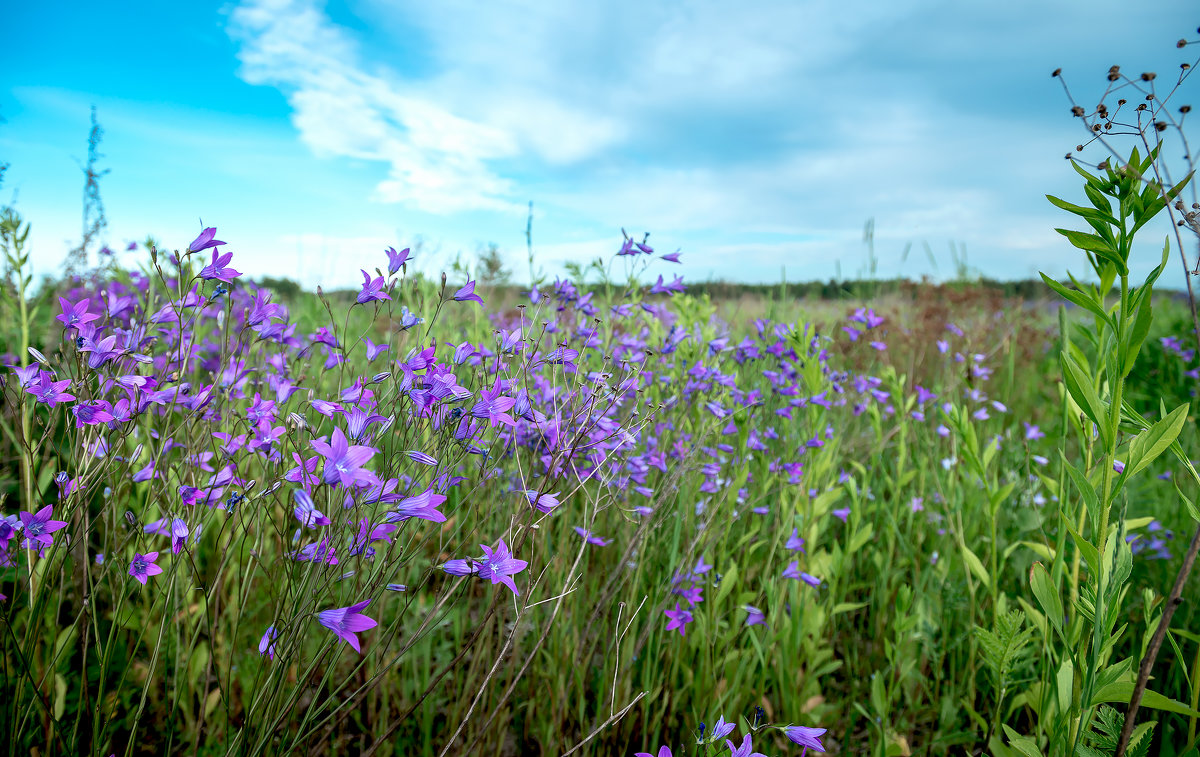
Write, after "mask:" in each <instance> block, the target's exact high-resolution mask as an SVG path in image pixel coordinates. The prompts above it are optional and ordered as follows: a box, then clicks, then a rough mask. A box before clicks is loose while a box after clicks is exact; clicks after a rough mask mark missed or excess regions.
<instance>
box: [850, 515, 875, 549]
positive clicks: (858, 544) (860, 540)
mask: <svg viewBox="0 0 1200 757" xmlns="http://www.w3.org/2000/svg"><path fill="white" fill-rule="evenodd" d="M874 533H875V526H874V525H873V524H871V523H868V524H866V525H865V526H863V527H862V528H860V529H858V531H856V532H855V533H854V537H853V538H851V539H850V545H849V546H848V547H847V548H846V554H847V555H852V554H854V553H855V552H857V551H858V550H859V549H861V548H862V547H863V545H864V544H866V543H867V542H869V541H871V536H873V535H874Z"/></svg>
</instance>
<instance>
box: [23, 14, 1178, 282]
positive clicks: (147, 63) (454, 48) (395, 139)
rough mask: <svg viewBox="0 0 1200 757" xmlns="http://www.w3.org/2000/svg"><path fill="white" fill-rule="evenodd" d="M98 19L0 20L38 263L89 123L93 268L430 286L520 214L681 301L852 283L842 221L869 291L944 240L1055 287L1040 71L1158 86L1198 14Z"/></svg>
mask: <svg viewBox="0 0 1200 757" xmlns="http://www.w3.org/2000/svg"><path fill="white" fill-rule="evenodd" d="M112 7H113V6H112V5H109V4H104V3H74V2H68V3H20V4H17V5H15V6H13V7H12V8H10V9H7V10H6V12H5V16H6V21H7V27H8V29H9V33H7V34H6V35H5V43H4V45H3V47H2V48H0V116H2V117H3V118H4V119H6V123H3V124H0V161H3V162H7V163H10V164H11V168H10V170H9V171H8V173H7V175H6V179H5V182H4V185H3V186H2V187H0V202H4V203H8V202H13V201H14V198H15V202H16V206H17V208H18V209H19V210H20V211H21V212H22V213H23V214H24V215H25V217H26V218H27V220H30V221H31V222H32V223H33V233H32V234H31V237H30V239H31V241H32V243H33V245H34V261H35V264H36V266H37V268H38V270H39V271H52V270H54V269H55V268H56V267H57V266H58V265H59V263H60V262H61V261H62V259H63V257H64V255H65V252H66V250H67V249H68V248H69V247H70V246H71V245H72V244H74V243H76V242H77V241H78V239H79V235H80V207H81V205H80V197H81V192H82V181H83V179H82V172H81V170H80V167H81V165H82V163H83V161H84V159H85V157H86V140H87V133H88V128H89V117H90V116H89V114H90V107H91V106H92V105H93V104H94V105H96V107H97V111H98V116H99V119H100V123H101V125H102V126H103V128H104V130H105V136H104V141H103V143H102V148H101V152H102V153H103V154H104V155H105V157H104V159H103V160H102V161H101V167H104V168H108V169H111V173H109V174H108V175H107V176H105V177H104V179H103V180H102V183H101V194H102V197H103V199H104V202H105V206H106V209H107V212H108V219H109V229H108V235H107V240H108V242H109V243H110V245H111V246H113V247H114V248H115V247H117V246H118V245H119V246H121V247H122V248H123V247H124V243H126V242H128V241H131V240H141V239H144V238H145V236H146V235H147V234H150V235H153V236H154V237H156V238H157V239H159V240H160V241H161V242H163V243H164V244H165V245H167V246H169V247H182V246H184V245H186V244H187V243H188V242H189V241H191V239H192V238H193V237H194V236H195V235H196V234H197V233H198V232H199V230H200V229H201V224H202V223H203V224H204V225H215V226H216V227H217V228H218V230H219V238H221V239H224V240H226V241H227V242H228V243H229V247H228V249H229V250H231V251H233V252H234V265H235V266H236V267H237V268H238V269H239V270H242V271H244V272H245V273H247V274H250V275H262V274H273V275H279V274H281V273H282V274H285V275H289V276H291V277H293V278H296V279H298V280H300V281H302V282H304V283H305V284H307V285H310V286H311V285H315V284H317V283H322V284H325V285H326V286H337V285H353V284H354V283H355V282H356V281H357V280H359V279H360V274H359V273H358V268H360V267H373V266H377V265H383V264H384V262H385V259H384V256H383V254H382V250H383V248H384V247H386V246H388V245H394V246H396V247H397V248H399V247H403V246H413V245H416V244H417V243H418V241H419V242H420V244H421V245H422V254H421V256H420V257H419V259H418V260H417V261H416V263H417V265H418V267H420V268H421V269H422V270H425V271H427V272H429V273H436V272H438V271H440V270H443V269H445V268H447V267H448V266H449V262H450V260H452V259H453V257H454V255H455V254H456V253H459V252H461V253H463V254H464V255H466V256H473V255H474V254H475V253H476V252H477V251H478V250H479V249H481V248H482V247H483V246H485V245H486V244H487V243H489V242H495V243H496V244H497V245H499V247H500V249H501V251H502V252H503V253H504V254H505V256H506V258H507V259H508V261H509V263H510V265H511V267H512V268H513V269H514V271H515V272H516V273H517V276H518V278H525V277H527V274H526V272H527V270H528V267H527V265H526V262H525V258H526V255H525V235H524V231H525V223H526V214H527V208H528V203H529V202H530V201H532V202H533V203H534V218H533V242H534V253H535V255H536V257H537V261H538V264H539V265H540V266H541V267H542V268H543V269H544V270H545V271H546V272H548V273H550V274H554V273H558V272H561V270H562V264H563V262H564V261H567V260H580V261H583V260H588V259H591V258H593V257H595V256H597V255H604V256H608V255H611V254H612V253H613V252H615V251H616V250H617V248H618V247H619V246H620V243H621V232H620V229H621V228H622V227H624V228H625V229H626V230H628V231H629V232H630V233H631V234H635V235H637V236H638V238H639V239H640V238H641V237H640V235H641V233H642V232H643V231H649V232H650V234H651V235H650V243H651V244H652V245H653V246H655V247H656V248H657V249H659V250H660V251H662V252H671V251H674V250H675V249H677V248H678V249H681V250H682V260H683V261H684V265H683V266H682V268H680V269H672V270H671V272H672V273H675V272H682V273H683V274H684V275H685V277H686V278H687V279H692V280H699V279H706V278H709V277H712V278H724V279H735V280H742V281H766V282H772V281H778V280H779V279H780V277H781V275H782V272H783V271H786V275H787V277H788V278H789V279H790V280H801V279H814V278H815V279H829V278H832V277H833V276H834V275H835V274H836V272H837V271H838V270H839V266H840V271H841V273H842V274H843V275H844V276H852V275H854V274H856V273H858V272H860V271H862V270H864V269H865V263H866V251H865V250H866V248H865V246H864V244H863V240H862V234H863V225H864V222H865V221H866V220H867V219H869V218H874V219H875V220H874V222H875V250H876V255H877V256H878V258H879V269H878V273H879V275H881V276H890V275H895V274H898V273H906V274H908V275H910V276H914V277H915V276H919V275H921V274H926V273H930V274H940V275H943V276H945V275H948V274H951V273H953V266H952V263H951V259H950V252H949V250H950V245H951V243H954V244H957V245H965V248H966V250H967V254H968V262H969V264H970V265H971V266H972V267H973V268H975V269H977V270H979V271H981V272H983V273H985V274H987V275H990V276H994V277H999V278H1025V277H1029V276H1034V275H1036V272H1037V271H1038V270H1045V271H1047V272H1048V273H1052V274H1062V273H1063V272H1065V271H1066V270H1067V269H1068V268H1071V269H1072V270H1075V271H1080V270H1082V269H1083V267H1084V265H1083V261H1082V260H1081V259H1080V258H1079V257H1078V256H1077V255H1076V254H1075V253H1074V251H1073V250H1072V249H1071V248H1070V247H1069V246H1068V245H1067V244H1066V243H1065V241H1063V240H1062V238H1061V237H1059V236H1058V235H1057V234H1055V233H1054V231H1053V227H1054V226H1061V225H1066V224H1068V223H1069V222H1070V217H1069V216H1067V215H1066V214H1065V213H1063V212H1061V211H1057V210H1055V209H1054V208H1053V207H1051V206H1050V205H1049V204H1048V203H1047V202H1046V200H1045V198H1044V195H1045V194H1046V193H1051V194H1057V195H1060V196H1064V197H1066V198H1068V199H1078V198H1080V197H1082V191H1081V188H1080V185H1079V183H1078V181H1076V178H1077V177H1076V176H1075V174H1074V172H1072V171H1071V170H1070V168H1069V166H1068V164H1067V163H1066V161H1064V160H1063V159H1062V158H1063V155H1064V154H1065V153H1066V152H1067V151H1068V150H1071V149H1073V147H1074V145H1075V144H1076V143H1077V142H1079V141H1080V140H1081V138H1082V137H1083V136H1084V132H1083V130H1082V127H1081V126H1080V125H1079V123H1078V121H1076V120H1074V119H1072V118H1071V117H1070V115H1069V112H1068V110H1069V106H1068V103H1067V101H1066V99H1065V98H1064V96H1063V94H1062V90H1061V87H1060V85H1059V84H1058V82H1056V81H1055V80H1053V79H1051V77H1050V75H1049V74H1050V72H1051V71H1052V70H1053V69H1054V68H1056V67H1059V66H1062V67H1063V68H1064V70H1065V73H1066V75H1067V76H1068V82H1069V83H1070V84H1071V86H1072V89H1073V91H1074V93H1075V95H1076V96H1077V97H1078V98H1079V99H1080V100H1081V101H1082V102H1083V103H1084V104H1087V105H1094V104H1095V103H1094V101H1095V100H1097V99H1098V97H1099V95H1100V93H1101V92H1102V90H1103V87H1104V84H1105V82H1104V74H1105V72H1106V71H1107V70H1108V67H1109V66H1110V65H1112V64H1114V63H1120V64H1121V65H1122V66H1123V67H1124V68H1125V69H1126V70H1128V71H1131V72H1132V71H1139V72H1140V71H1142V70H1153V71H1157V72H1158V73H1159V74H1160V77H1161V78H1160V81H1163V80H1165V79H1170V80H1174V78H1175V73H1176V72H1177V71H1178V64H1179V63H1180V62H1181V61H1184V60H1188V58H1187V57H1185V56H1184V55H1183V53H1185V52H1186V53H1191V54H1193V55H1194V48H1189V49H1188V50H1186V51H1179V50H1176V49H1175V48H1174V44H1173V43H1174V41H1175V40H1177V39H1179V38H1180V37H1182V36H1189V34H1188V33H1189V32H1192V33H1193V34H1192V35H1191V36H1192V37H1194V32H1195V23H1196V14H1195V13H1194V11H1195V7H1194V6H1192V5H1191V4H1190V3H1187V2H1183V1H1182V0H1168V2H1165V3H1163V4H1161V5H1160V6H1159V7H1157V8H1156V10H1155V12H1153V13H1149V12H1146V11H1144V10H1141V9H1140V5H1139V4H1138V3H1130V2H1127V1H1126V0H1091V1H1089V2H1076V1H1074V0H1071V1H1069V2H1068V1H1065V0H1064V1H1062V2H1047V1H1046V0H1012V1H1011V2H1006V3H995V2H966V1H964V0H957V1H955V0H909V1H908V2H903V1H896V2H883V0H836V1H833V0H828V1H827V0H800V1H798V2H767V1H765V0H760V1H758V2H748V3H742V4H731V3H728V2H656V1H655V0H629V1H627V0H609V1H607V2H591V3H587V2H578V1H576V0H558V1H557V2H529V1H527V0H526V1H517V2H509V1H508V0H490V1H489V2H462V1H461V0H440V1H439V2H421V3H407V2H380V1H378V0H348V1H346V2H317V1H308V0H250V1H248V2H240V3H208V2H183V3H162V2H144V1H141V0H134V1H129V2H123V3H122V4H121V7H122V8H123V11H122V12H121V14H119V15H117V14H114V13H113V12H112V10H111V9H112ZM1187 11H1191V13H1188V12H1187ZM1118 35H1119V41H1118ZM1187 94H1188V93H1184V95H1185V97H1186V95H1187ZM1184 101H1186V100H1180V103H1182V102H1184ZM1178 151H1179V150H1177V152H1178ZM1165 232H1166V228H1165V226H1160V227H1158V228H1152V229H1150V230H1149V231H1148V232H1142V234H1143V237H1144V245H1143V247H1142V249H1141V250H1140V251H1137V253H1136V254H1137V255H1138V259H1139V263H1140V265H1136V266H1135V272H1136V271H1144V270H1146V269H1147V268H1148V267H1149V266H1150V265H1152V264H1153V263H1157V256H1158V252H1157V250H1156V249H1155V248H1156V247H1157V248H1158V249H1159V250H1161V240H1162V238H1163V235H1164V234H1165ZM910 242H911V243H914V245H915V246H914V252H912V253H911V254H910V255H909V257H908V260H907V261H906V262H902V261H901V253H902V252H903V250H904V248H905V245H906V244H908V243H910ZM922 243H928V244H929V245H930V247H931V249H932V251H933V253H934V259H935V261H936V264H937V269H936V270H935V269H934V268H933V266H932V265H931V263H930V262H929V261H928V259H927V258H926V256H925V254H924V252H923V251H921V250H922ZM126 259H127V260H128V262H130V263H131V264H132V263H133V262H134V258H133V254H132V253H131V254H130V257H128V258H126ZM663 267H664V268H666V267H669V264H664V265H663ZM1169 271H1170V272H1171V275H1170V276H1169V277H1168V278H1167V280H1166V283H1167V284H1168V285H1170V286H1180V285H1181V284H1182V274H1181V273H1180V272H1179V271H1178V270H1177V267H1176V266H1174V265H1173V266H1172V268H1171V269H1169Z"/></svg>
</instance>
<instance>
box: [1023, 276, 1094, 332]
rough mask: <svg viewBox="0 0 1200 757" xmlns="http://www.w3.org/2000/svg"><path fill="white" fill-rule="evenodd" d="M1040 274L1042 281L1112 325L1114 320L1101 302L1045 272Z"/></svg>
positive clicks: (1065, 297)
mask: <svg viewBox="0 0 1200 757" xmlns="http://www.w3.org/2000/svg"><path fill="white" fill-rule="evenodd" d="M1038 275H1039V276H1041V277H1042V281H1044V282H1046V286H1048V287H1050V288H1051V289H1053V290H1054V291H1055V292H1058V294H1059V295H1061V296H1062V297H1063V298H1064V299H1066V300H1068V301H1069V302H1073V303H1075V304H1076V305H1078V306H1079V307H1081V308H1083V309H1084V310H1086V311H1088V312H1089V313H1091V314H1092V315H1094V316H1096V317H1098V318H1100V319H1102V320H1103V321H1104V322H1105V323H1107V324H1109V325H1110V326H1111V325H1112V321H1111V320H1110V319H1109V317H1108V313H1106V312H1104V308H1103V307H1101V306H1100V304H1098V303H1097V302H1096V301H1095V299H1093V298H1091V297H1089V296H1088V295H1087V294H1086V293H1084V292H1080V291H1077V290H1074V289H1068V288H1067V287H1066V286H1065V285H1063V284H1060V283H1059V282H1057V281H1055V280H1054V279H1052V278H1050V277H1049V276H1047V275H1046V274H1044V273H1041V272H1039V273H1038Z"/></svg>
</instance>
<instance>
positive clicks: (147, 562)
mask: <svg viewBox="0 0 1200 757" xmlns="http://www.w3.org/2000/svg"><path fill="white" fill-rule="evenodd" d="M157 559H158V553H157V552H147V553H146V554H144V555H143V554H139V553H136V552H135V553H134V555H133V560H131V561H130V562H129V575H131V576H133V577H134V578H136V579H137V580H138V582H139V583H141V585H142V586H145V585H146V579H147V578H149V577H150V576H157V575H158V574H159V573H162V572H163V571H162V568H160V567H158V566H157V565H155V564H154V561H155V560H157Z"/></svg>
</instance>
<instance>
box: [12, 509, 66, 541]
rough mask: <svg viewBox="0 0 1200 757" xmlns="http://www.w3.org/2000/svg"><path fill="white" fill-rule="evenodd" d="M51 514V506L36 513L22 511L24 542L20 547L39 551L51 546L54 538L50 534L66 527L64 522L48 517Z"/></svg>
mask: <svg viewBox="0 0 1200 757" xmlns="http://www.w3.org/2000/svg"><path fill="white" fill-rule="evenodd" d="M53 514H54V508H53V507H52V506H51V505H46V506H45V507H43V508H42V509H41V510H38V511H37V512H36V513H28V512H25V511H24V510H22V511H21V524H22V526H23V527H24V531H25V541H23V542H22V543H21V546H23V547H25V548H26V549H40V548H42V547H49V546H50V545H51V544H53V543H54V537H53V536H51V535H50V534H52V533H54V532H55V531H57V530H59V529H60V528H65V527H66V525H67V522H66V521H65V520H52V519H51V517H50V516H51V515H53Z"/></svg>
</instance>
